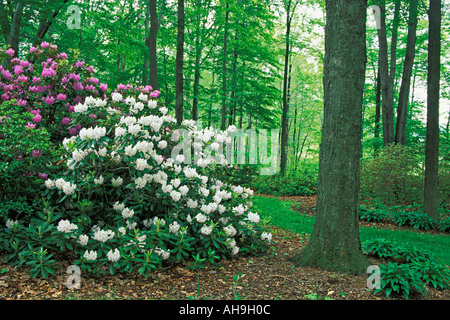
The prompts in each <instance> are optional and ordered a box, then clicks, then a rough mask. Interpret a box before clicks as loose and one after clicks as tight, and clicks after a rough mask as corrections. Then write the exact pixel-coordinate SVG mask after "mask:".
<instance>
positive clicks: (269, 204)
mask: <svg viewBox="0 0 450 320" xmlns="http://www.w3.org/2000/svg"><path fill="white" fill-rule="evenodd" d="M253 205H254V207H255V209H256V210H257V211H258V212H259V213H260V215H261V218H262V219H266V220H269V224H271V225H273V226H276V227H279V228H281V229H284V230H287V231H291V232H295V233H299V234H302V233H309V234H311V232H312V230H313V227H314V217H312V216H306V215H302V214H300V213H298V212H296V211H294V210H292V209H290V208H291V205H292V203H291V202H288V201H281V200H279V199H277V198H272V197H263V196H255V197H254V201H253ZM360 237H361V242H363V243H364V242H365V241H369V240H374V239H378V238H383V239H386V240H391V241H395V242H397V243H399V244H401V245H402V246H412V245H415V246H416V247H417V248H418V249H423V250H426V251H428V252H431V253H432V254H433V255H434V256H435V257H436V260H438V262H440V263H442V264H445V265H450V251H449V250H448V248H450V236H447V235H440V234H437V235H432V234H427V233H422V232H418V231H414V230H403V231H398V230H388V229H381V228H376V227H373V228H372V227H371V228H366V227H361V228H360Z"/></svg>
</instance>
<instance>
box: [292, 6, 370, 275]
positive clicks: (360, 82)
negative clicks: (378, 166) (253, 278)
mask: <svg viewBox="0 0 450 320" xmlns="http://www.w3.org/2000/svg"><path fill="white" fill-rule="evenodd" d="M325 3H326V26H325V58H324V78H323V84H324V86H323V87H324V119H323V129H322V140H321V145H320V156H319V180H318V199H317V215H316V221H315V225H314V229H313V232H312V234H311V237H310V239H309V241H308V244H307V246H306V247H305V248H304V250H303V251H302V252H301V253H300V254H298V255H297V256H295V257H294V258H292V261H293V262H294V264H295V265H297V266H313V267H320V268H324V269H326V270H331V271H336V272H346V273H350V274H365V272H366V270H367V269H366V268H367V267H368V265H369V262H368V260H367V257H366V256H365V255H364V254H363V253H362V250H361V242H360V237H359V218H358V208H359V187H360V158H361V152H362V144H361V138H362V130H361V127H362V103H363V91H364V79H365V66H366V30H365V26H366V10H367V1H366V0H365V1H361V0H347V1H345V2H344V1H341V0H326V2H325Z"/></svg>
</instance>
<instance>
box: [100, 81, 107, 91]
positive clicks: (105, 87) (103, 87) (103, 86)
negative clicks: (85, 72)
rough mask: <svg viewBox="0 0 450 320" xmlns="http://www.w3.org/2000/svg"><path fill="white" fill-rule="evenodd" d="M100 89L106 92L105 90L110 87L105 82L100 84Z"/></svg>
mask: <svg viewBox="0 0 450 320" xmlns="http://www.w3.org/2000/svg"><path fill="white" fill-rule="evenodd" d="M100 89H101V90H102V91H103V92H105V91H106V90H107V89H108V85H107V84H105V83H101V84H100Z"/></svg>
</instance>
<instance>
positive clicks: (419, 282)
mask: <svg viewBox="0 0 450 320" xmlns="http://www.w3.org/2000/svg"><path fill="white" fill-rule="evenodd" d="M362 249H363V252H364V253H365V254H368V255H371V256H374V257H379V258H382V259H384V260H386V261H387V263H386V264H382V265H380V287H379V288H377V289H376V290H374V294H377V293H380V292H384V293H385V295H386V297H387V298H389V297H390V296H391V295H392V294H393V293H395V294H400V295H403V296H404V297H405V298H406V299H408V298H409V296H410V295H411V294H412V293H418V294H426V292H427V286H428V287H434V288H435V289H449V288H450V270H449V269H448V267H446V266H444V265H442V264H440V263H438V262H437V261H436V259H435V258H434V256H433V255H432V254H431V253H429V252H427V251H424V250H419V249H418V248H417V247H415V246H411V247H405V246H401V245H399V244H398V243H396V242H394V241H389V240H386V239H374V240H369V241H366V242H364V243H363V245H362Z"/></svg>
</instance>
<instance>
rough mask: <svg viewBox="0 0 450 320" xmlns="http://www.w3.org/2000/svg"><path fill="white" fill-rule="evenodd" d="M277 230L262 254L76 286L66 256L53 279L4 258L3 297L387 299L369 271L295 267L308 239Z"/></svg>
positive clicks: (439, 296)
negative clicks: (374, 287) (371, 285)
mask: <svg viewBox="0 0 450 320" xmlns="http://www.w3.org/2000/svg"><path fill="white" fill-rule="evenodd" d="M289 200H292V201H295V202H296V205H295V206H294V207H295V208H294V209H295V210H297V211H300V212H306V213H313V211H314V210H313V207H314V206H315V198H314V197H289ZM297 200H301V204H300V202H297ZM379 227H392V226H379ZM272 233H273V239H272V240H274V242H275V243H274V244H273V246H272V248H271V249H270V250H269V251H268V252H266V253H264V254H262V255H261V256H246V257H240V258H237V259H233V260H228V261H225V262H223V263H222V266H221V267H205V268H203V269H196V270H194V271H191V270H189V269H187V268H186V267H185V266H177V267H170V268H167V269H164V270H161V271H159V272H155V273H154V274H152V275H151V276H150V277H149V278H148V279H146V278H145V277H143V276H140V275H138V274H137V273H135V274H127V275H115V276H111V275H104V276H100V277H95V276H90V275H86V274H82V275H81V288H80V289H72V290H69V289H68V288H67V286H66V281H67V278H68V276H69V275H68V274H66V270H67V267H68V266H69V262H67V261H62V262H60V267H59V268H56V275H54V276H52V277H50V278H48V279H47V280H45V279H42V278H31V277H30V276H29V274H28V272H27V270H26V269H24V268H20V269H16V268H12V267H10V266H9V265H5V264H0V270H1V272H2V273H0V300H1V299H5V300H21V299H27V300H30V299H37V300H84V299H86V300H110V299H126V300H139V299H152V300H189V299H196V300H200V299H205V300H216V299H217V300H238V299H243V300H307V299H333V300H385V297H384V295H383V294H379V295H374V294H373V293H372V292H371V291H368V290H367V287H366V277H364V276H350V275H346V274H340V273H335V272H328V271H324V270H321V269H317V268H305V267H301V268H297V267H294V266H293V264H292V263H291V262H289V261H288V259H287V258H289V257H291V256H293V255H295V254H296V253H297V252H298V251H300V250H301V249H302V247H304V246H305V245H306V243H307V241H308V239H307V238H304V237H303V236H300V235H298V234H294V233H290V232H287V231H285V230H281V229H278V228H275V227H273V228H272ZM0 258H1V257H0ZM371 262H372V263H373V264H379V263H382V262H380V261H376V260H372V261H371ZM392 299H400V300H402V299H403V298H402V297H391V300H392ZM410 300H450V290H444V291H442V290H434V289H431V288H430V289H429V290H428V294H427V295H426V296H420V295H412V296H410Z"/></svg>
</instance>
